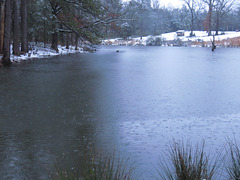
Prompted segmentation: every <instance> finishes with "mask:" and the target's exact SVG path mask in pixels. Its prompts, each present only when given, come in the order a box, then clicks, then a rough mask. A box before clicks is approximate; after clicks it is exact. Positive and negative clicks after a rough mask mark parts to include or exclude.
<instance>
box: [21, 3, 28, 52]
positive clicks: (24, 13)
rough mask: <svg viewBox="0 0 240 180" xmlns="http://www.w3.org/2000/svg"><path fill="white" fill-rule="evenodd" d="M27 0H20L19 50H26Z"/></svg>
mask: <svg viewBox="0 0 240 180" xmlns="http://www.w3.org/2000/svg"><path fill="white" fill-rule="evenodd" d="M27 1H28V0H21V30H22V32H21V34H22V36H21V52H22V53H24V54H25V53H27V52H28V45H27V43H28V41H27V3H28V2H27Z"/></svg>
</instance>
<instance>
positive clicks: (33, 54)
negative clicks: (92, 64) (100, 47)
mask: <svg viewBox="0 0 240 180" xmlns="http://www.w3.org/2000/svg"><path fill="white" fill-rule="evenodd" d="M30 45H31V47H30V50H29V51H28V53H26V54H22V55H20V56H16V55H13V54H12V50H11V55H10V59H11V62H12V64H19V63H22V62H25V61H28V60H32V59H42V58H51V57H54V56H60V55H68V54H77V53H84V52H88V50H89V48H84V47H78V50H75V46H69V49H66V46H62V45H58V51H59V52H58V53H57V52H56V51H55V50H53V49H51V47H50V45H46V46H45V47H44V45H43V43H39V44H30ZM11 49H12V45H11ZM84 49H86V50H84ZM0 58H2V55H1V56H0ZM0 67H2V65H0Z"/></svg>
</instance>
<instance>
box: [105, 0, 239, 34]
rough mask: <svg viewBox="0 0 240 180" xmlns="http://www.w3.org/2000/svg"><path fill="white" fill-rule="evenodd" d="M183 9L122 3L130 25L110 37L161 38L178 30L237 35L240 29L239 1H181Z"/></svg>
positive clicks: (147, 1) (142, 0)
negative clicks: (232, 32)
mask: <svg viewBox="0 0 240 180" xmlns="http://www.w3.org/2000/svg"><path fill="white" fill-rule="evenodd" d="M182 3H183V5H182V7H181V8H174V7H170V8H169V7H168V8H166V7H164V6H162V5H161V0H130V1H128V2H127V3H123V5H122V8H123V9H125V10H123V11H125V12H126V11H127V13H126V14H125V16H126V19H128V21H126V22H123V23H119V26H120V27H121V30H122V31H118V32H117V31H115V32H114V28H112V29H111V28H110V29H109V32H110V33H109V34H108V37H114V36H122V37H123V38H127V37H129V36H146V35H160V34H162V33H166V32H172V31H177V30H189V31H191V33H190V35H191V36H194V33H193V31H194V30H202V31H208V34H209V35H211V33H213V31H215V33H216V35H218V34H219V31H228V30H231V31H233V30H234V31H235V30H239V29H240V25H239V22H240V8H239V7H238V4H237V0H182Z"/></svg>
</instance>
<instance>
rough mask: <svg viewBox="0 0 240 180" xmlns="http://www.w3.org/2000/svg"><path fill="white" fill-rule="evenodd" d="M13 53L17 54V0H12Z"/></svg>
mask: <svg viewBox="0 0 240 180" xmlns="http://www.w3.org/2000/svg"><path fill="white" fill-rule="evenodd" d="M13 5H14V18H13V19H14V27H13V54H14V55H17V56H19V55H20V52H19V47H20V42H19V26H20V24H19V0H14V2H13Z"/></svg>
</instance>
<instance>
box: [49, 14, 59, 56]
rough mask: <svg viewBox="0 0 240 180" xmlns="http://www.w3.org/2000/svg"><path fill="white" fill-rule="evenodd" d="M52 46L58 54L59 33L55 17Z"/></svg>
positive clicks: (53, 20) (53, 19)
mask: <svg viewBox="0 0 240 180" xmlns="http://www.w3.org/2000/svg"><path fill="white" fill-rule="evenodd" d="M52 29H53V33H52V46H51V48H52V49H54V50H55V51H56V52H57V53H58V32H57V24H56V18H55V16H53V17H52Z"/></svg>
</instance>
